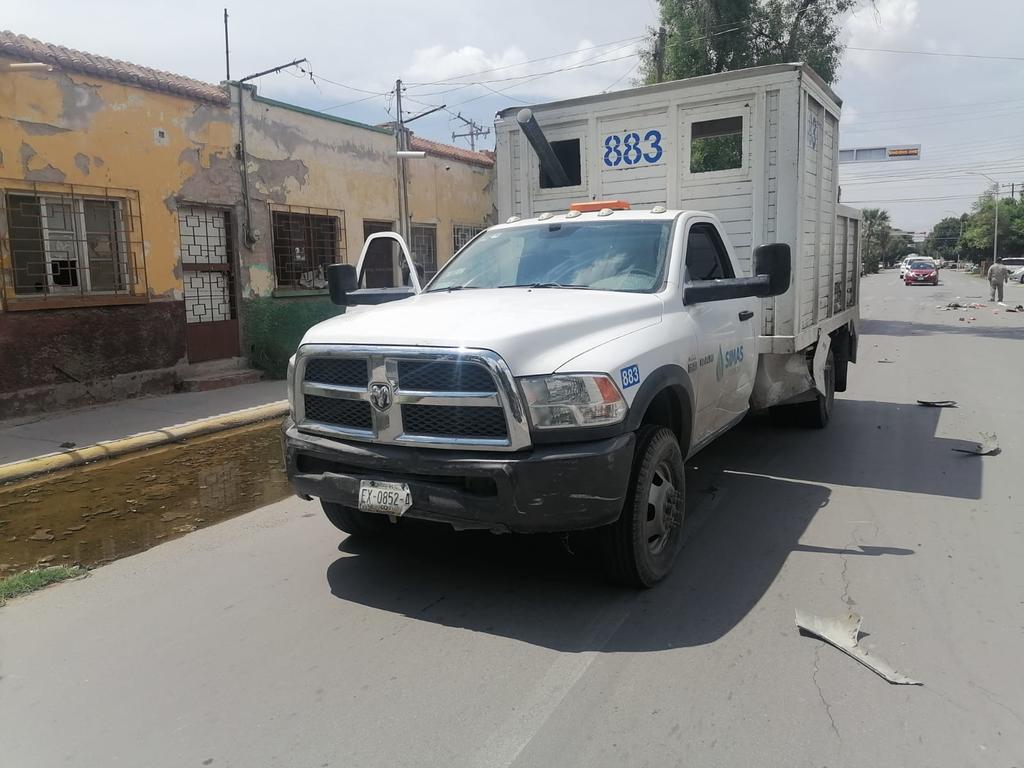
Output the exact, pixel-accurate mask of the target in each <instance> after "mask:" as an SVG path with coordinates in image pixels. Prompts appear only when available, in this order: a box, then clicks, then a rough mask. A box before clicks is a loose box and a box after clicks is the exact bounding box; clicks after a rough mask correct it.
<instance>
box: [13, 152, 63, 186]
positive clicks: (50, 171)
mask: <svg viewBox="0 0 1024 768" xmlns="http://www.w3.org/2000/svg"><path fill="white" fill-rule="evenodd" d="M20 154H21V172H22V175H23V176H24V178H25V181H51V182H57V183H58V184H59V183H60V182H62V181H64V179H65V178H66V177H65V174H64V172H63V171H62V170H60V169H58V168H54V167H53V166H52V165H51V164H50V163H47V164H46V165H44V166H43V167H42V168H32V167H31V165H30V164H31V162H32V159H33V158H34V157H35V156H36V154H37V153H36V151H35V150H34V149H33V148H32V147H31V146H30V145H29V144H26V143H25V142H22V143H21V151H20Z"/></svg>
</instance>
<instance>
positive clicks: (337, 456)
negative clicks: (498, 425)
mask: <svg viewBox="0 0 1024 768" xmlns="http://www.w3.org/2000/svg"><path fill="white" fill-rule="evenodd" d="M634 441H635V438H634V435H633V433H626V434H623V435H618V436H616V437H611V438H608V439H605V440H596V441H591V442H584V443H570V444H563V445H552V446H542V447H535V448H533V449H532V450H528V451H520V452H515V453H504V454H501V453H493V452H487V453H485V452H481V451H475V452H474V451H450V450H443V451H442V450H431V449H429V448H410V447H405V446H392V445H377V444H373V443H355V442H351V443H349V442H342V441H338V440H328V439H326V438H322V437H317V436H314V435H307V434H304V433H301V432H299V431H298V430H297V429H296V428H295V425H294V423H293V422H292V421H291V420H290V419H288V420H286V421H285V427H284V444H285V463H286V466H287V470H288V479H289V480H290V481H291V484H292V487H293V488H294V489H295V491H296V493H299V494H301V495H305V496H314V497H317V498H320V499H323V500H324V501H329V502H335V503H337V504H342V505H344V506H348V507H356V506H357V503H358V496H359V483H360V481H361V480H385V481H390V482H401V483H408V484H409V489H410V491H411V492H412V498H413V505H412V507H411V508H410V509H409V510H408V511H407V512H406V513H405V514H406V516H407V517H414V518H420V519H424V520H433V521H435V522H443V523H449V524H450V525H452V526H454V527H455V528H456V529H485V530H492V531H515V532H523V533H536V532H544V531H548V532H552V531H573V530H583V529H587V528H596V527H598V526H601V525H606V524H608V523H611V522H614V521H615V520H617V519H618V517H619V513H620V512H621V511H622V506H623V503H624V501H625V497H626V491H627V488H628V486H629V478H630V471H631V469H632V464H633V447H634Z"/></svg>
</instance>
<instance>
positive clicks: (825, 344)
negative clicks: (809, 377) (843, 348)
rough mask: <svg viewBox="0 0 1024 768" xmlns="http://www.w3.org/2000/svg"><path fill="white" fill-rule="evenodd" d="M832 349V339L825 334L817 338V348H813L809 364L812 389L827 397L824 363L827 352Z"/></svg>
mask: <svg viewBox="0 0 1024 768" xmlns="http://www.w3.org/2000/svg"><path fill="white" fill-rule="evenodd" d="M831 347H832V337H831V336H829V335H828V334H827V333H822V334H820V335H819V336H818V346H816V347H815V348H814V361H813V362H812V363H811V371H812V372H813V374H814V388H815V389H816V390H818V392H819V393H821V395H822V396H825V397H827V396H828V393H827V392H825V362H826V361H827V360H828V351H829V349H831Z"/></svg>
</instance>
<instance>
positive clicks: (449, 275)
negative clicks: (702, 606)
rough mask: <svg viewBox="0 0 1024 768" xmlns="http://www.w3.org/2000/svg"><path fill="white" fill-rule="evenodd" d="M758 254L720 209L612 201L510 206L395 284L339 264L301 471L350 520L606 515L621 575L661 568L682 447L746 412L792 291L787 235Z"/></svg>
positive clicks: (542, 524) (610, 553) (677, 498)
mask: <svg viewBox="0 0 1024 768" xmlns="http://www.w3.org/2000/svg"><path fill="white" fill-rule="evenodd" d="M751 263H752V264H753V272H754V274H753V275H748V274H744V273H743V270H742V266H741V263H740V260H739V259H738V258H737V256H736V254H735V251H734V249H733V247H732V246H731V244H730V242H729V238H728V236H727V235H726V234H725V233H724V232H723V228H722V225H721V223H720V222H719V220H718V219H717V218H716V217H715V216H714V215H712V214H709V213H705V212H700V211H687V210H667V209H665V208H664V207H663V206H655V207H653V208H651V209H650V210H643V211H635V210H629V209H628V205H626V204H623V203H620V202H618V201H613V202H606V203H593V202H591V203H586V204H583V205H578V206H574V207H573V208H572V209H570V210H568V211H565V212H562V213H558V214H555V213H544V214H541V215H539V216H537V217H531V218H519V217H511V219H510V221H508V222H507V223H505V224H502V225H498V226H495V227H492V228H490V229H488V230H486V231H484V232H483V233H481V234H480V235H478V236H477V237H476V238H474V239H473V240H472V241H471V242H470V243H468V244H467V245H466V246H465V247H464V248H463V249H462V250H461V251H460V252H459V253H458V254H457V255H456V256H455V257H454V258H453V259H452V260H451V261H450V262H449V263H448V264H447V265H446V266H445V267H444V268H443V269H442V270H441V271H440V272H439V273H438V274H437V275H436V276H435V277H434V278H433V280H431V282H430V283H429V284H428V285H426V286H425V287H424V288H423V289H422V290H416V288H410V289H407V290H405V291H400V292H396V293H394V295H393V296H391V297H385V298H394V299H396V300H394V301H382V298H381V294H380V293H379V292H376V293H374V292H367V291H365V290H360V289H358V287H357V286H358V275H352V274H351V273H352V271H353V270H352V268H351V267H347V268H346V267H344V265H335V266H334V267H332V268H331V274H330V277H331V280H332V296H334V297H335V300H336V301H338V302H339V303H343V304H345V305H347V306H352V305H356V306H358V307H359V308H358V309H357V310H356V311H354V312H351V313H346V314H344V315H341V316H339V317H337V318H334V319H331V320H328V321H326V322H323V323H320V324H319V325H317V326H314V327H313V328H311V329H310V330H309V332H308V333H307V334H306V336H305V337H304V338H303V340H302V343H301V345H300V346H299V349H298V351H297V353H296V355H295V357H294V358H293V360H292V363H291V365H290V366H289V398H290V401H291V416H290V418H289V419H288V421H287V422H286V426H285V442H286V460H287V466H288V474H289V477H290V479H291V481H292V483H293V485H294V487H295V488H296V490H297V492H299V493H300V494H302V495H304V496H306V497H316V498H319V499H321V501H322V502H323V506H324V509H325V512H326V513H327V515H328V517H329V518H330V519H331V521H332V522H333V523H334V524H335V525H337V526H338V527H339V528H341V529H342V530H345V531H347V532H349V533H353V534H357V535H371V534H381V533H384V532H386V530H387V528H388V527H389V526H390V525H391V524H392V523H393V522H398V521H400V520H401V518H403V517H412V518H421V519H425V520H430V521H434V522H440V523H446V524H449V525H452V526H453V527H455V528H456V529H486V530H491V531H493V532H510V531H511V532H568V531H580V530H593V531H594V534H593V535H594V537H595V538H596V539H597V540H598V541H599V542H600V546H601V549H602V551H603V552H604V561H605V563H606V565H607V566H608V569H609V571H610V573H611V575H612V576H613V577H614V578H616V579H617V580H619V581H622V582H625V583H629V584H634V585H638V586H650V585H652V584H654V583H656V582H657V581H659V580H660V579H661V578H663V577H664V576H665V575H666V574H667V573H668V572H669V570H670V569H671V566H672V563H673V562H674V560H675V558H676V555H677V553H678V551H679V547H680V546H681V541H682V539H681V525H682V519H683V515H684V508H685V474H684V470H683V462H684V461H685V459H686V458H687V457H688V456H690V455H692V454H693V453H694V452H696V451H697V450H699V449H700V448H701V447H703V446H704V445H706V444H707V443H709V442H710V441H711V440H713V439H714V438H715V437H716V436H718V435H720V434H722V433H723V432H724V431H726V430H727V429H729V428H730V427H731V426H732V425H733V424H735V423H736V422H737V421H738V420H739V419H741V418H742V417H743V415H744V414H745V413H746V412H747V410H748V408H749V407H750V402H751V396H752V393H753V391H754V388H755V382H756V379H757V375H758V359H759V341H758V335H759V330H758V329H759V328H760V327H761V312H762V302H761V300H762V299H763V298H766V297H771V296H777V295H780V294H782V293H785V292H786V290H787V289H788V288H789V284H790V255H789V248H788V246H786V245H781V244H772V245H764V246H761V247H759V248H757V249H755V252H754V254H753V258H752V260H751ZM364 301H365V303H367V304H370V305H371V306H361V305H362V304H363V303H364Z"/></svg>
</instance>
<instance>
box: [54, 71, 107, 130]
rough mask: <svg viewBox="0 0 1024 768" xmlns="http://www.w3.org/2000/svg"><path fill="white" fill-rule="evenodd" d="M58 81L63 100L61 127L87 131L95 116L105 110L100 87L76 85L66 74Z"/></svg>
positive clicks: (60, 76)
mask: <svg viewBox="0 0 1024 768" xmlns="http://www.w3.org/2000/svg"><path fill="white" fill-rule="evenodd" d="M56 81H57V84H58V86H59V88H60V92H61V98H62V104H61V114H60V122H61V125H63V126H65V127H67V128H70V129H71V130H75V131H84V130H87V129H88V128H89V125H90V124H91V123H92V118H93V115H95V114H96V113H97V112H99V111H100V110H101V109H103V99H102V98H100V86H99V85H88V84H86V83H76V82H75V81H74V80H72V79H71V78H70V77H68V76H67V75H64V74H61V75H59V76H58V77H57V78H56Z"/></svg>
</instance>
